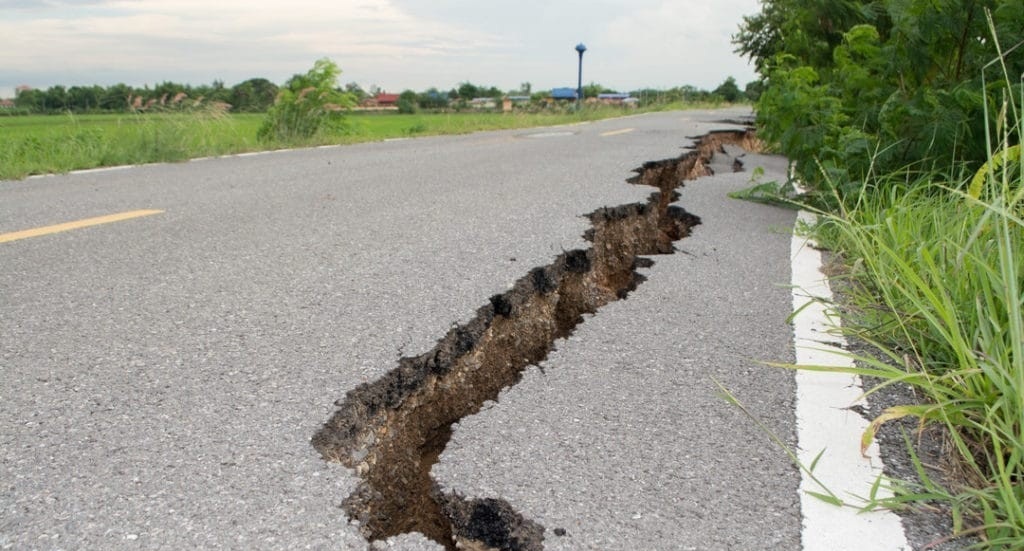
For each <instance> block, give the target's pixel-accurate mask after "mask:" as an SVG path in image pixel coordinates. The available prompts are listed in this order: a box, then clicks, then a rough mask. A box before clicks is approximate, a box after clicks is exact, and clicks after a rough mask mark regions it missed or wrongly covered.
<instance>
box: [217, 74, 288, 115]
mask: <svg viewBox="0 0 1024 551" xmlns="http://www.w3.org/2000/svg"><path fill="white" fill-rule="evenodd" d="M277 92H278V87H277V85H276V84H274V83H273V82H270V81H269V80H267V79H265V78H250V79H249V80H246V81H243V82H240V83H238V84H236V85H234V86H233V87H232V88H231V92H230V94H229V95H228V100H227V101H228V103H230V104H231V106H232V109H233V110H234V111H235V112H240V113H262V112H265V111H267V110H268V109H270V106H272V105H273V104H274V99H275V98H276V97H277Z"/></svg>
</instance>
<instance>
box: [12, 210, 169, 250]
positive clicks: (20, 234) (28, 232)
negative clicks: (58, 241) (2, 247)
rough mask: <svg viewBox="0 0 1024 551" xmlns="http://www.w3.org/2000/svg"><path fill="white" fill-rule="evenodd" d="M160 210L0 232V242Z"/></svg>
mask: <svg viewBox="0 0 1024 551" xmlns="http://www.w3.org/2000/svg"><path fill="white" fill-rule="evenodd" d="M161 212H163V211H162V210H131V211H128V212H119V213H117V214H108V215H106V216H97V217H95V218H86V219H84V220H76V221H74V222H65V223H63V224H54V225H52V226H44V227H42V228H33V229H30V230H22V231H16V232H11V233H0V243H6V242H8V241H17V240H18V239H26V238H29V237H39V236H40V235H49V234H51V233H58V232H62V231H68V230H77V229H79V228H87V227H89V226H98V225H100V224H109V223H111V222H120V221H121V220H129V219H132V218H138V217H140V216H149V215H151V214H160V213H161Z"/></svg>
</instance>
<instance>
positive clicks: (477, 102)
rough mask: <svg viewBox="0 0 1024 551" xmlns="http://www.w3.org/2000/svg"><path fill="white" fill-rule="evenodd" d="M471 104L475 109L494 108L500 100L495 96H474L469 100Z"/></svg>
mask: <svg viewBox="0 0 1024 551" xmlns="http://www.w3.org/2000/svg"><path fill="white" fill-rule="evenodd" d="M469 106H470V107H472V108H473V109H494V108H495V107H497V106H498V102H497V101H496V100H495V99H494V98H473V99H471V100H469Z"/></svg>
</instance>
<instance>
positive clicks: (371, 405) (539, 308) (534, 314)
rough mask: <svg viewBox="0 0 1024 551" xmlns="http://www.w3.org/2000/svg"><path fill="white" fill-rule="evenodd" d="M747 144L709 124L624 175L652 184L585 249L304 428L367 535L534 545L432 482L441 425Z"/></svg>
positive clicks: (559, 323) (604, 285) (489, 386)
mask: <svg viewBox="0 0 1024 551" xmlns="http://www.w3.org/2000/svg"><path fill="white" fill-rule="evenodd" d="M726 144H729V145H737V146H740V147H743V148H744V149H747V150H757V149H758V148H759V145H760V144H759V143H758V142H757V138H756V137H755V136H754V134H753V131H750V130H747V131H743V130H739V131H733V130H725V131H715V132H711V133H709V134H706V135H704V136H701V137H700V138H698V139H697V141H696V145H695V146H694V147H693V148H692V149H691V150H690V151H688V152H686V153H684V154H683V155H682V156H680V157H678V158H675V159H668V160H663V161H653V162H648V163H645V164H644V165H643V166H642V167H640V168H638V169H637V170H636V172H637V175H636V176H635V177H633V178H630V179H629V180H628V181H629V183H632V184H637V185H648V186H652V187H654V188H656V189H657V191H655V192H654V193H652V194H651V195H650V197H649V199H648V200H647V202H646V203H633V204H627V205H621V206H618V207H613V208H602V209H598V210H596V211H594V212H592V213H590V214H589V215H588V216H589V218H590V221H591V224H592V227H591V229H589V230H588V231H587V232H586V234H585V236H584V237H585V238H586V239H587V241H589V242H591V243H592V244H593V245H592V246H591V247H590V248H589V249H586V250H572V251H568V252H565V253H563V254H562V255H560V256H559V257H558V258H557V259H555V261H554V262H553V263H551V264H549V265H547V266H542V267H538V268H534V269H532V270H531V271H530V272H529V273H528V274H527V275H526V276H524V277H522V278H520V279H519V280H518V281H516V283H515V284H514V285H513V287H512V289H511V290H509V291H506V292H505V293H502V294H499V295H495V296H493V297H491V298H490V300H489V301H488V303H487V304H485V305H484V306H482V307H480V308H479V309H478V310H477V312H476V316H475V317H474V318H473V319H472V320H471V321H470V322H468V323H466V324H465V325H460V326H457V327H454V328H452V329H451V330H450V331H449V332H448V334H447V335H445V336H444V337H443V338H442V339H441V340H440V341H439V342H438V343H437V345H436V346H435V347H434V348H433V349H432V350H430V351H429V352H426V353H424V354H421V355H419V356H416V357H410V358H402V359H401V360H399V362H398V367H396V368H394V369H392V370H391V371H389V372H388V373H386V374H385V375H384V376H382V377H381V378H379V379H377V380H376V381H374V382H372V383H367V384H363V385H360V386H359V387H357V388H355V389H353V390H351V391H349V392H348V394H347V395H346V396H345V399H344V400H341V401H339V402H337V403H336V405H337V406H338V410H337V411H336V412H335V414H334V415H333V416H332V417H331V419H330V420H329V421H328V422H327V423H325V424H324V426H323V428H322V429H321V430H320V431H319V432H317V434H316V435H315V436H314V437H313V445H314V446H315V447H316V449H317V450H318V451H319V452H320V453H321V454H322V456H323V457H324V459H326V460H329V461H338V462H340V463H342V464H343V465H345V466H347V467H349V468H352V469H354V470H355V472H356V474H357V475H358V476H359V477H360V478H361V479H362V482H361V483H360V484H359V486H358V488H357V489H356V490H355V491H354V492H353V493H352V494H351V495H349V496H348V497H347V498H346V499H345V500H344V501H343V503H342V506H343V508H344V510H345V512H346V513H347V514H348V516H349V518H350V519H352V520H355V521H358V522H359V526H360V530H361V531H362V533H363V535H364V536H365V537H366V538H367V539H368V540H370V541H373V540H379V539H385V538H388V537H391V536H395V535H398V534H404V533H408V532H420V533H422V534H424V535H425V536H427V537H428V538H430V539H432V540H434V541H436V542H438V543H440V544H441V545H443V546H444V547H445V548H446V549H459V548H461V549H471V550H485V549H499V550H509V551H534V550H540V549H543V539H544V528H543V527H542V526H540V525H539V524H537V523H535V522H533V521H531V520H529V519H526V518H524V517H523V516H522V515H520V514H519V513H517V512H516V511H515V510H514V509H513V508H512V507H511V506H510V505H509V504H508V503H507V502H505V501H503V500H501V499H498V498H486V499H466V498H464V497H462V496H460V495H457V494H454V493H444V492H443V491H442V490H441V489H440V488H439V487H438V485H437V484H436V483H435V482H434V480H433V478H432V477H431V475H430V470H431V467H433V465H434V464H435V463H436V462H437V460H438V458H439V457H440V455H441V453H442V452H443V451H444V448H445V446H446V445H447V444H448V441H449V439H450V438H451V434H452V433H451V427H452V425H453V424H454V423H456V422H458V421H459V420H460V419H462V418H463V417H466V416H468V415H472V414H474V413H476V412H478V411H479V410H480V408H481V406H482V405H483V404H484V403H485V402H487V401H490V400H495V399H497V397H498V395H499V393H500V392H501V391H502V389H504V388H506V387H509V386H512V385H514V384H516V383H517V382H518V381H519V379H520V377H521V376H522V372H523V370H525V369H526V367H527V366H529V365H534V364H537V363H539V362H541V361H542V360H544V358H546V357H547V355H548V353H549V352H550V351H551V349H552V348H553V347H554V344H555V341H556V340H557V339H560V338H565V337H567V336H568V335H570V334H571V333H572V331H573V330H574V329H575V327H576V326H577V325H579V324H580V323H581V322H582V321H583V314H587V313H594V312H596V311H597V310H598V308H600V307H601V306H603V305H605V304H607V303H609V302H612V301H615V300H619V299H622V298H625V297H626V295H627V294H628V293H629V292H630V291H632V290H633V289H635V288H636V286H637V285H639V284H640V283H641V282H642V281H643V276H641V275H640V274H639V273H637V271H636V269H637V268H638V267H642V266H649V265H650V264H651V261H650V260H648V259H645V258H641V256H642V255H655V254H671V253H672V252H673V251H674V245H673V242H674V241H677V240H679V239H682V238H683V237H686V236H687V235H689V233H690V229H691V228H692V227H693V226H695V225H697V224H699V223H700V219H699V218H697V217H696V216H694V215H692V214H689V213H687V212H686V211H685V210H683V209H682V208H680V207H678V206H674V205H672V204H671V203H672V202H674V201H675V200H676V199H677V198H678V193H677V192H676V191H675V190H676V189H677V188H679V187H681V186H682V185H683V181H684V180H693V179H696V178H699V177H701V176H706V175H710V174H711V170H710V168H709V167H708V165H709V162H710V160H711V158H712V157H713V156H714V154H715V153H716V152H719V151H722V152H724V149H723V148H724V146H725V145H726Z"/></svg>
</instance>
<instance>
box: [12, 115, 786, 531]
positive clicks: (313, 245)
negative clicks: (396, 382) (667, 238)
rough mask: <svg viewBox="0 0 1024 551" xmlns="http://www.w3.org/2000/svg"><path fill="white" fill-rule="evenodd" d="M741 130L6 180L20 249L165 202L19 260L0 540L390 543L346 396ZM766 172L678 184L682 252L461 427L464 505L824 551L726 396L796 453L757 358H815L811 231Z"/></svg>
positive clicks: (650, 130)
mask: <svg viewBox="0 0 1024 551" xmlns="http://www.w3.org/2000/svg"><path fill="white" fill-rule="evenodd" d="M737 114H739V113H738V112H723V111H719V112H699V111H694V112H674V113H660V114H648V115H642V116H636V117H629V118H624V119H616V120H610V121H603V122H598V123H592V124H584V125H577V126H570V127H560V128H556V129H535V130H517V131H504V132H488V133H479V134H473V135H468V136H457V137H438V138H423V139H415V140H407V141H396V142H385V143H374V144H364V145H358V146H348V147H333V148H320V149H308V150H297V151H285V152H277V153H270V154H263V155H256V156H239V157H229V158H218V159H208V160H200V161H194V162H189V163H182V164H172V165H150V166H143V167H133V168H128V169H124V170H114V171H104V172H92V173H83V174H70V175H62V176H53V177H45V178H34V179H29V180H25V181H18V182H0V234H2V233H5V232H12V231H18V230H23V229H28V228H34V227H40V226H46V225H50V224H56V223H60V222H66V221H71V220H79V219H84V218H89V217H94V216H100V215H106V214H112V213H117V212H123V211H129V210H135V209H160V210H162V211H163V213H161V214H156V215H152V216H147V217H143V218H138V219H133V220H128V221H123V222H117V223H111V224H105V225H100V226H94V227H90V228H85V229H80V230H74V231H68V232H62V233H56V234H52V235H46V236H41V237H33V238H29V239H23V240H18V241H12V242H8V243H0V380H2V381H3V383H2V385H0V548H7V547H12V548H17V549H33V548H38V549H83V548H92V549H155V548H166V549H182V548H204V549H215V548H223V549H237V548H256V549H301V548H315V549H327V548H331V549H365V548H366V543H365V541H364V540H363V539H362V538H361V537H360V536H359V532H358V530H357V527H355V526H353V525H352V524H350V523H349V522H348V519H347V518H346V517H345V514H344V512H343V511H342V510H341V509H340V508H339V507H338V505H339V504H340V502H341V501H342V499H344V498H345V497H346V496H347V495H348V494H349V493H350V492H351V491H352V490H353V489H354V488H355V487H356V484H357V478H356V477H355V476H354V474H353V473H352V472H350V471H348V470H347V469H345V468H344V467H342V466H341V465H339V464H334V463H325V462H324V461H323V460H321V458H320V456H319V454H318V453H317V452H316V451H315V450H314V449H313V448H312V446H311V445H310V437H311V436H312V435H313V434H314V432H315V431H316V430H317V429H318V428H319V427H320V425H321V424H322V423H323V422H325V421H326V420H327V419H328V418H329V417H330V415H331V414H332V413H333V411H334V410H335V405H334V402H335V401H336V400H339V399H341V398H342V397H343V396H344V395H345V393H346V392H347V391H348V390H350V389H352V388H354V387H355V386H357V385H359V384H360V383H364V382H368V381H372V380H374V379H376V378H377V377H380V376H381V375H383V374H384V373H386V372H387V371H389V370H390V369H392V368H394V367H395V365H396V362H397V359H398V358H399V357H400V356H411V355H416V354H419V353H422V352H424V351H427V350H429V349H430V348H431V347H432V346H433V345H434V343H435V341H436V340H437V339H439V338H440V337H442V336H443V335H444V334H445V332H446V331H448V329H449V328H450V327H451V326H452V325H453V324H454V323H457V322H461V321H465V320H467V319H469V318H470V317H471V316H472V315H473V313H474V312H475V310H476V309H477V308H478V307H480V306H482V305H484V304H486V302H487V299H488V297H490V296H492V295H494V294H496V293H500V292H503V291H505V290H507V289H508V287H509V285H511V284H512V282H514V281H515V280H517V279H519V278H520V277H522V276H524V275H525V274H526V273H527V272H528V271H529V270H530V269H531V268H533V267H535V266H541V265H545V264H548V263H550V262H551V261H552V259H553V258H554V257H555V256H556V255H558V254H560V253H561V252H562V251H564V250H569V249H572V248H577V247H586V246H587V245H588V244H587V243H586V242H585V241H583V239H582V237H581V235H582V234H583V232H584V231H585V230H586V229H587V228H588V226H589V222H588V220H587V219H585V218H583V217H582V215H584V214H586V213H589V212H591V211H593V210H595V209H597V208H599V207H603V206H614V205H619V204H624V203H628V202H635V201H641V200H644V199H646V197H647V195H648V194H649V193H650V191H651V190H650V188H642V187H638V186H630V185H626V184H624V180H625V179H626V178H627V177H629V176H630V175H631V174H632V172H631V171H632V169H634V168H636V167H638V166H640V165H641V164H642V163H643V162H645V161H649V160H656V159H664V158H670V157H675V156H677V155H678V154H680V153H681V151H682V150H681V148H682V147H684V146H686V145H688V144H689V143H690V141H689V140H688V139H687V136H694V135H698V134H702V133H705V132H707V131H709V130H712V129H716V128H725V127H727V125H725V124H722V123H719V122H715V121H718V120H720V119H723V118H728V117H733V116H736V115H737ZM626 129H631V130H629V131H627V132H623V131H624V130H626ZM745 161H746V165H747V168H748V172H747V173H740V174H731V173H725V171H722V172H723V173H722V174H720V175H719V176H716V177H714V178H708V179H703V180H698V181H695V182H690V183H688V185H687V187H686V188H684V189H683V190H682V198H681V199H680V201H679V204H680V205H682V206H683V207H684V208H686V209H687V210H688V211H690V212H691V213H693V214H696V215H698V216H700V217H701V218H702V221H703V223H702V224H701V225H700V226H698V227H697V228H696V230H695V232H694V234H693V235H692V236H691V237H689V238H686V239H685V240H683V241H680V242H678V243H677V244H676V245H677V248H679V249H680V250H681V251H683V252H681V253H677V254H675V255H671V256H657V257H654V260H655V265H654V266H653V267H651V268H648V269H646V270H644V273H645V274H646V275H647V277H648V281H647V282H646V283H644V284H643V285H641V286H640V287H639V288H638V289H637V290H636V291H634V292H633V293H632V294H631V295H630V296H629V298H628V299H627V300H624V301H619V302H615V303H612V304H610V305H608V306H606V307H605V308H603V309H602V310H601V311H600V312H598V313H597V314H596V315H594V316H592V317H588V320H587V321H586V322H585V323H583V324H582V325H580V326H579V327H578V328H577V330H576V332H575V334H574V335H573V336H571V337H570V338H569V339H568V340H567V341H564V342H562V343H560V344H559V345H558V350H557V351H556V352H555V353H553V354H552V355H551V356H549V358H548V359H547V360H546V361H545V362H544V366H545V369H544V371H543V372H541V371H540V370H539V369H536V368H531V369H530V370H529V371H528V372H527V375H526V376H525V377H524V379H523V381H522V382H521V383H520V384H519V385H517V386H515V387H513V388H512V389H510V390H508V391H507V392H505V393H504V394H503V395H502V397H501V399H500V401H499V403H498V404H497V405H493V406H492V407H489V408H487V409H486V410H485V411H484V412H481V414H479V415H477V416H474V417H470V418H467V419H464V420H463V421H462V423H460V425H459V426H457V428H456V430H455V433H454V437H453V440H452V442H451V444H449V446H448V449H447V450H446V451H445V452H444V454H443V455H442V457H441V461H440V463H439V464H438V465H436V466H435V467H434V473H435V476H436V477H437V479H438V480H439V482H440V483H441V484H442V485H443V486H444V487H445V488H449V489H455V490H458V491H459V492H462V493H465V494H467V495H471V496H477V497H501V498H503V499H505V500H507V501H508V502H509V503H510V504H512V505H513V506H514V507H515V508H516V510H517V511H519V512H520V513H522V514H523V515H524V516H526V517H528V518H531V519H533V520H534V521H537V522H539V523H540V524H542V525H543V526H545V527H546V529H547V531H546V536H545V545H546V546H547V547H548V548H550V549H796V548H797V547H798V544H799V543H798V542H799V527H800V518H799V510H798V501H797V493H796V488H797V484H798V473H797V472H796V471H795V470H794V469H793V468H792V466H791V465H790V464H789V462H788V460H787V459H786V458H785V456H784V455H783V454H782V453H780V452H779V450H778V449H777V448H775V447H773V446H772V445H771V444H770V442H769V441H768V438H767V437H766V436H765V435H764V434H762V433H761V432H760V431H758V430H757V429H756V428H755V427H754V426H753V424H752V423H751V422H750V421H749V420H747V419H745V418H744V417H742V416H741V415H740V414H739V412H738V411H736V410H735V408H732V407H730V406H728V405H727V404H725V403H724V402H723V401H722V400H721V399H720V398H719V397H717V396H716V387H715V386H714V383H713V381H712V377H714V378H715V379H717V380H718V381H720V382H721V383H723V384H725V385H726V386H728V387H729V388H730V389H731V390H733V391H734V392H735V393H736V394H737V396H738V397H739V398H740V399H741V400H743V401H744V402H745V403H747V404H748V405H749V406H750V407H751V409H752V410H753V411H754V412H755V413H756V414H757V415H758V416H759V417H761V418H762V420H764V421H765V422H767V423H768V425H769V426H771V427H772V428H773V429H774V430H776V431H777V432H778V433H779V434H780V435H782V436H783V438H786V439H791V438H792V431H793V427H792V423H793V420H792V413H791V401H792V396H793V393H792V380H791V377H790V376H789V374H787V373H785V372H781V371H775V370H770V369H766V368H763V367H761V366H759V365H757V363H756V362H757V361H758V360H773V361H775V360H785V359H787V358H791V357H792V350H791V344H790V342H791V333H790V329H789V327H788V325H786V323H785V317H786V315H787V313H788V312H789V309H790V302H789V301H790V300H791V299H790V295H789V290H788V289H787V288H786V284H787V282H788V281H789V272H788V270H789V264H788V260H789V257H788V254H789V252H788V247H789V236H788V234H787V231H788V229H789V228H790V227H791V226H792V220H793V214H792V213H791V212H789V211H784V210H780V209H776V208H773V207H767V206H762V205H755V204H751V203H746V202H740V201H735V200H730V199H728V198H726V197H725V193H726V192H727V191H728V190H731V189H736V188H738V187H743V186H745V185H747V184H748V180H749V178H750V172H749V170H750V169H752V168H753V167H754V166H759V165H763V166H765V167H766V168H767V169H768V170H769V172H770V171H772V170H781V169H782V168H784V166H783V167H780V166H779V165H778V162H777V160H774V159H770V158H761V157H756V156H748V157H746V158H745ZM769 177H770V176H769ZM556 529H558V531H559V533H561V532H562V531H563V530H564V533H565V535H564V536H559V535H556V534H555V530H556ZM392 543H393V546H394V547H404V548H406V549H429V548H436V547H437V546H436V545H434V544H433V543H430V542H427V541H425V540H423V539H422V538H417V537H414V536H408V537H401V538H398V540H396V541H393V542H392Z"/></svg>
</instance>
